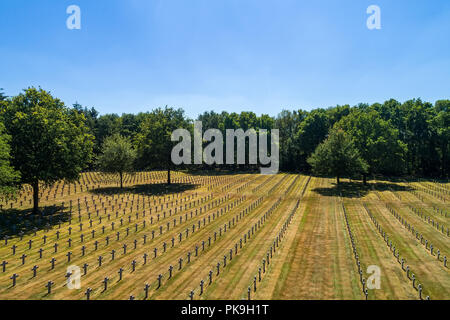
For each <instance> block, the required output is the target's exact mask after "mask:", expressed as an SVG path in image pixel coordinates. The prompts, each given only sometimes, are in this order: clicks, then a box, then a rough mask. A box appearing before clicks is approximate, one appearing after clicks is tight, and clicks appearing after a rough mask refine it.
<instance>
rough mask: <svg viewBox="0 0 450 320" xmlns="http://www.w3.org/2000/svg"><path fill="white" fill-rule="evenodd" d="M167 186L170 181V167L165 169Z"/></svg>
mask: <svg viewBox="0 0 450 320" xmlns="http://www.w3.org/2000/svg"><path fill="white" fill-rule="evenodd" d="M167 184H171V181H170V166H169V167H168V168H167Z"/></svg>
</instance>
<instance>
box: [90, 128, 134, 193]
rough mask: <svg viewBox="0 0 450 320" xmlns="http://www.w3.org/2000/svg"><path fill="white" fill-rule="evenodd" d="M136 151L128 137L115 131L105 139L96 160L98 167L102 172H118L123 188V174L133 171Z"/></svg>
mask: <svg viewBox="0 0 450 320" xmlns="http://www.w3.org/2000/svg"><path fill="white" fill-rule="evenodd" d="M135 160H136V151H135V150H134V149H133V146H132V144H131V142H130V140H129V139H128V138H125V137H123V136H121V135H120V134H118V133H116V134H114V135H112V136H109V137H107V138H106V139H105V141H104V142H103V146H102V153H101V154H100V156H99V158H98V160H97V166H98V169H99V170H100V171H101V172H104V173H111V174H118V175H119V178H120V188H121V189H122V188H123V174H124V173H132V172H133V171H134V162H135Z"/></svg>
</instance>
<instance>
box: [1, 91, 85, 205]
mask: <svg viewBox="0 0 450 320" xmlns="http://www.w3.org/2000/svg"><path fill="white" fill-rule="evenodd" d="M2 116H3V118H4V122H5V127H6V131H7V133H8V134H9V135H10V136H11V137H12V138H11V155H12V165H13V167H14V168H15V169H16V170H18V171H19V172H20V174H21V182H22V183H28V184H30V185H31V186H32V187H33V212H34V213H38V212H39V186H40V184H44V185H50V184H52V183H54V182H56V181H58V180H61V179H65V180H67V181H75V180H77V179H78V178H79V174H80V172H81V171H82V170H83V169H84V168H85V166H86V165H87V163H88V162H89V161H90V160H91V156H92V146H93V136H92V135H90V134H89V133H88V132H89V131H88V128H87V127H86V125H85V118H84V116H83V115H82V114H80V113H79V112H78V111H76V110H75V109H69V108H67V107H65V106H64V104H63V102H61V101H60V100H59V99H56V98H54V97H52V96H51V95H50V93H48V92H46V91H44V90H42V89H36V88H29V89H27V90H25V91H24V92H23V93H22V94H19V95H18V96H16V97H14V98H13V99H12V100H11V102H10V103H8V104H7V105H6V107H5V108H4V109H3V110H2Z"/></svg>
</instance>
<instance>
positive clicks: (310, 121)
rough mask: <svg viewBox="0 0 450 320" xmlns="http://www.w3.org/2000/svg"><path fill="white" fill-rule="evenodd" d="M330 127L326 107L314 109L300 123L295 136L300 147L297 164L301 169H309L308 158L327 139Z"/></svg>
mask: <svg viewBox="0 0 450 320" xmlns="http://www.w3.org/2000/svg"><path fill="white" fill-rule="evenodd" d="M329 128H330V125H329V118H328V116H327V113H326V111H325V110H324V109H318V110H313V111H312V112H311V113H310V114H308V116H306V118H305V119H304V120H303V121H302V122H301V123H300V125H299V129H298V132H297V134H296V137H295V143H296V144H297V146H298V148H299V158H298V159H297V165H298V167H299V168H300V170H304V171H307V170H309V167H308V162H307V159H308V157H309V156H311V154H312V153H313V152H314V150H315V149H316V148H317V146H318V145H319V144H320V143H321V142H323V141H324V140H325V138H326V137H327V135H328V131H329Z"/></svg>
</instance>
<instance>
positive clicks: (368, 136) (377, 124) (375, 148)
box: [335, 110, 407, 182]
mask: <svg viewBox="0 0 450 320" xmlns="http://www.w3.org/2000/svg"><path fill="white" fill-rule="evenodd" d="M335 127H337V128H341V129H343V130H344V131H345V132H346V133H348V134H349V135H350V136H352V138H353V141H354V143H355V146H356V148H357V149H358V151H359V153H360V154H361V157H362V158H363V159H364V160H365V162H366V163H367V164H368V172H367V173H369V174H384V175H395V174H403V173H404V172H405V160H404V157H405V154H406V150H407V149H406V145H405V144H404V143H403V142H401V141H400V139H399V137H398V130H396V129H395V128H394V127H393V126H392V125H391V123H390V122H389V121H386V120H383V119H382V118H381V117H380V115H379V114H378V112H377V111H375V110H369V111H363V110H354V111H353V112H351V113H350V114H349V115H348V116H346V117H344V118H342V119H341V120H340V121H339V122H338V123H336V125H335ZM364 182H366V175H365V174H364Z"/></svg>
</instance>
